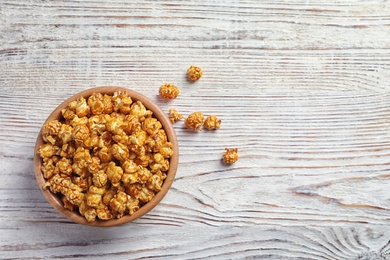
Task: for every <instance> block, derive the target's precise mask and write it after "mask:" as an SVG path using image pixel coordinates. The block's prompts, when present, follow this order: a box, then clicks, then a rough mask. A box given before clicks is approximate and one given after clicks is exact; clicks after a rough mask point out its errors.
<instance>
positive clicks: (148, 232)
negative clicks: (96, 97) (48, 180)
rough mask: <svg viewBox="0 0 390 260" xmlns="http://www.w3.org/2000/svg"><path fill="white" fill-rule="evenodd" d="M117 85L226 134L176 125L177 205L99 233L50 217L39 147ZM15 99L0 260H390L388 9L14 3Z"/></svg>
mask: <svg viewBox="0 0 390 260" xmlns="http://www.w3.org/2000/svg"><path fill="white" fill-rule="evenodd" d="M193 64H194V65H198V66H200V67H202V68H203V71H204V76H203V77H202V79H201V80H200V81H198V82H196V83H194V84H191V83H189V82H188V81H187V80H186V78H185V72H186V69H187V68H188V67H189V66H190V65H193ZM167 82H170V83H174V84H176V85H177V86H178V87H179V88H180V89H181V95H180V96H179V98H178V99H176V100H174V101H171V102H164V101H161V100H160V99H159V98H158V96H157V93H158V88H159V86H160V85H162V84H164V83H167ZM104 85H116V86H123V87H128V88H131V89H133V90H136V91H139V92H141V93H143V94H145V95H146V96H148V97H149V98H151V99H153V100H155V101H156V102H158V103H159V104H160V105H161V107H162V108H163V109H164V110H166V111H168V109H169V108H171V107H175V108H176V109H177V110H179V111H180V112H182V113H183V114H185V115H188V114H189V113H191V112H195V111H202V112H204V113H205V114H212V113H213V114H216V115H217V116H219V117H220V118H221V119H222V127H221V129H220V130H218V131H215V132H210V131H201V132H199V133H191V132H189V131H187V130H186V129H185V128H184V126H183V122H182V121H181V122H178V123H177V124H175V129H176V132H177V135H178V139H179V143H180V166H179V169H178V172H177V176H176V179H175V181H174V183H173V185H172V189H171V190H170V191H169V192H168V194H167V196H166V197H165V198H164V199H163V201H162V202H161V204H159V205H158V206H157V207H156V208H155V209H154V210H153V211H152V212H150V213H149V214H147V215H146V216H144V217H142V218H140V219H138V220H136V221H134V222H132V223H130V224H127V225H124V226H120V227H115V228H104V229H102V228H92V227H88V226H80V225H77V224H74V223H72V222H70V221H69V220H67V219H66V218H64V217H62V216H61V215H59V214H58V213H57V212H56V211H55V210H54V209H53V208H52V207H51V205H50V204H49V203H48V202H47V201H46V200H45V198H44V197H43V195H42V194H41V192H40V190H39V188H38V186H37V183H36V181H35V177H34V170H33V148H34V144H35V139H36V137H37V134H38V131H39V129H40V127H41V126H42V123H43V122H44V120H45V118H46V117H47V116H48V115H49V113H50V112H51V110H52V109H54V108H55V107H56V106H57V105H58V104H59V103H60V102H62V101H63V100H65V99H66V98H67V97H69V96H71V95H73V94H74V93H76V92H79V91H81V90H84V89H87V88H90V87H96V86H104ZM0 88H1V92H0V131H1V132H0V258H6V259H22V258H28V259H37V258H49V259H52V258H56V257H58V258H67V259H73V258H77V257H84V258H90V259H112V258H118V259H133V258H148V259H153V258H165V259H177V258H180V259H183V258H186V259H199V258H216V259H230V258H264V259H286V258H289V259H390V189H389V188H390V2H389V1H386V0H377V1H368V0H367V1H363V0H345V1H338V0H332V1H325V0H318V1H304V0H277V1H262V0H261V1H260V0H236V1H233V0H231V1H216V0H204V1H192V0H187V1H161V0H160V1H153V0H150V1H138V2H135V1H114V0H110V1H109V0H100V1H96V0H91V1H81V0H77V1H63V0H56V1H44V0H42V1H38V0H36V1H33V0H25V1H23V0H22V1H20V0H1V1H0ZM225 147H237V148H238V149H239V154H240V160H239V161H238V162H237V163H235V164H233V165H232V166H225V165H223V164H222V163H221V156H222V153H223V150H224V148H225Z"/></svg>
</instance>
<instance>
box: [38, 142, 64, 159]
mask: <svg viewBox="0 0 390 260" xmlns="http://www.w3.org/2000/svg"><path fill="white" fill-rule="evenodd" d="M59 150H60V149H59V147H57V146H54V145H52V144H43V145H41V146H40V147H39V150H38V152H39V155H40V156H41V157H42V158H49V157H52V156H54V155H56V154H58V153H59Z"/></svg>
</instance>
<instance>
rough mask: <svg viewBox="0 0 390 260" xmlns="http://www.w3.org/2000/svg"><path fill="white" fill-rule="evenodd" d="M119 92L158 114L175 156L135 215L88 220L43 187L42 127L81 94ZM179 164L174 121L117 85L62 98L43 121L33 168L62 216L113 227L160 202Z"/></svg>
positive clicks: (128, 220) (143, 97)
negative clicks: (162, 178)
mask: <svg viewBox="0 0 390 260" xmlns="http://www.w3.org/2000/svg"><path fill="white" fill-rule="evenodd" d="M117 91H127V93H128V94H129V96H130V97H131V99H132V100H133V102H134V101H141V102H142V103H143V104H144V106H145V107H146V108H147V109H148V110H151V111H152V112H153V115H154V117H156V118H157V119H158V120H159V121H160V122H161V124H162V127H163V129H164V130H165V133H166V135H167V139H168V141H169V142H171V143H172V149H173V156H172V157H171V158H170V161H169V163H170V164H169V165H170V166H169V170H168V173H167V177H166V179H165V180H164V182H163V185H162V187H161V190H160V191H159V192H158V193H157V194H156V195H155V196H154V197H153V199H152V200H150V201H149V202H147V203H146V204H145V205H143V206H142V207H140V208H139V210H137V211H136V212H134V213H133V214H132V215H125V216H123V217H121V218H119V219H110V220H99V219H96V220H95V221H94V222H88V221H87V220H86V219H85V217H83V216H82V215H81V214H79V213H77V212H75V211H70V210H68V209H65V208H64V207H63V204H62V201H61V200H60V198H59V197H58V196H56V195H55V194H53V193H52V192H51V191H50V190H49V189H47V190H44V189H43V188H42V187H43V185H44V184H45V182H46V180H45V178H44V177H43V174H42V171H41V166H42V158H41V157H40V155H39V153H38V150H39V147H40V146H41V145H42V144H43V143H44V141H43V139H42V127H43V125H44V124H45V123H47V122H49V121H52V120H55V119H60V118H61V110H62V109H64V108H65V107H66V106H67V105H68V104H69V103H70V102H71V101H73V100H77V99H78V98H80V97H84V98H86V99H87V98H88V97H89V96H91V95H92V94H93V93H101V94H103V95H104V94H108V95H112V94H114V92H117ZM178 164H179V146H178V141H177V137H176V132H175V130H174V128H173V125H172V123H171V121H170V120H169V118H168V116H167V114H166V113H164V111H163V110H162V109H161V108H160V107H159V106H158V105H157V104H156V103H155V102H153V101H152V100H151V99H149V98H148V97H146V96H145V95H143V94H141V93H139V92H136V91H134V90H132V89H129V88H125V87H118V86H102V87H94V88H89V89H86V90H83V91H81V92H78V93H76V94H74V95H72V96H71V97H69V98H67V99H66V100H65V101H63V102H62V103H61V104H60V105H58V106H57V107H56V108H55V109H54V110H53V111H52V112H51V113H50V115H49V116H48V117H47V119H46V120H45V122H44V123H43V124H42V126H41V129H40V131H39V133H38V137H37V140H36V143H35V148H34V170H35V178H36V180H37V183H38V185H39V189H40V190H41V192H42V193H43V195H44V196H45V198H46V199H47V201H48V202H49V203H50V204H51V205H52V206H53V207H54V208H55V209H56V210H57V211H58V212H60V213H61V214H62V215H63V216H65V217H66V218H68V219H69V220H71V221H73V222H75V223H78V224H82V225H87V226H97V227H111V226H118V225H122V224H125V223H128V222H131V221H133V220H136V219H138V218H140V217H141V216H143V215H145V214H146V213H148V212H149V211H151V210H152V209H153V208H154V207H155V206H157V204H158V203H159V202H160V201H161V200H162V199H163V198H164V197H165V195H166V193H167V192H168V190H169V189H170V187H171V185H172V183H173V180H174V178H175V176H176V172H177V168H178Z"/></svg>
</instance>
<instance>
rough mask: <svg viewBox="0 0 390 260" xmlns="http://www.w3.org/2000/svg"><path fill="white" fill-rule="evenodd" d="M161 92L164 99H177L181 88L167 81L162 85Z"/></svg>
mask: <svg viewBox="0 0 390 260" xmlns="http://www.w3.org/2000/svg"><path fill="white" fill-rule="evenodd" d="M159 94H160V97H162V98H163V99H175V98H177V96H178V95H179V94H180V89H178V88H177V87H176V86H175V85H173V84H169V83H167V84H164V85H162V86H161V87H160V90H159Z"/></svg>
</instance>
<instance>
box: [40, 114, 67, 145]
mask: <svg viewBox="0 0 390 260" xmlns="http://www.w3.org/2000/svg"><path fill="white" fill-rule="evenodd" d="M61 125H62V123H61V122H60V121H58V120H53V121H50V122H47V123H45V124H44V125H43V127H42V138H43V141H45V142H49V143H51V144H53V145H54V144H55V140H56V137H57V135H58V134H59V132H60V129H61Z"/></svg>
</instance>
